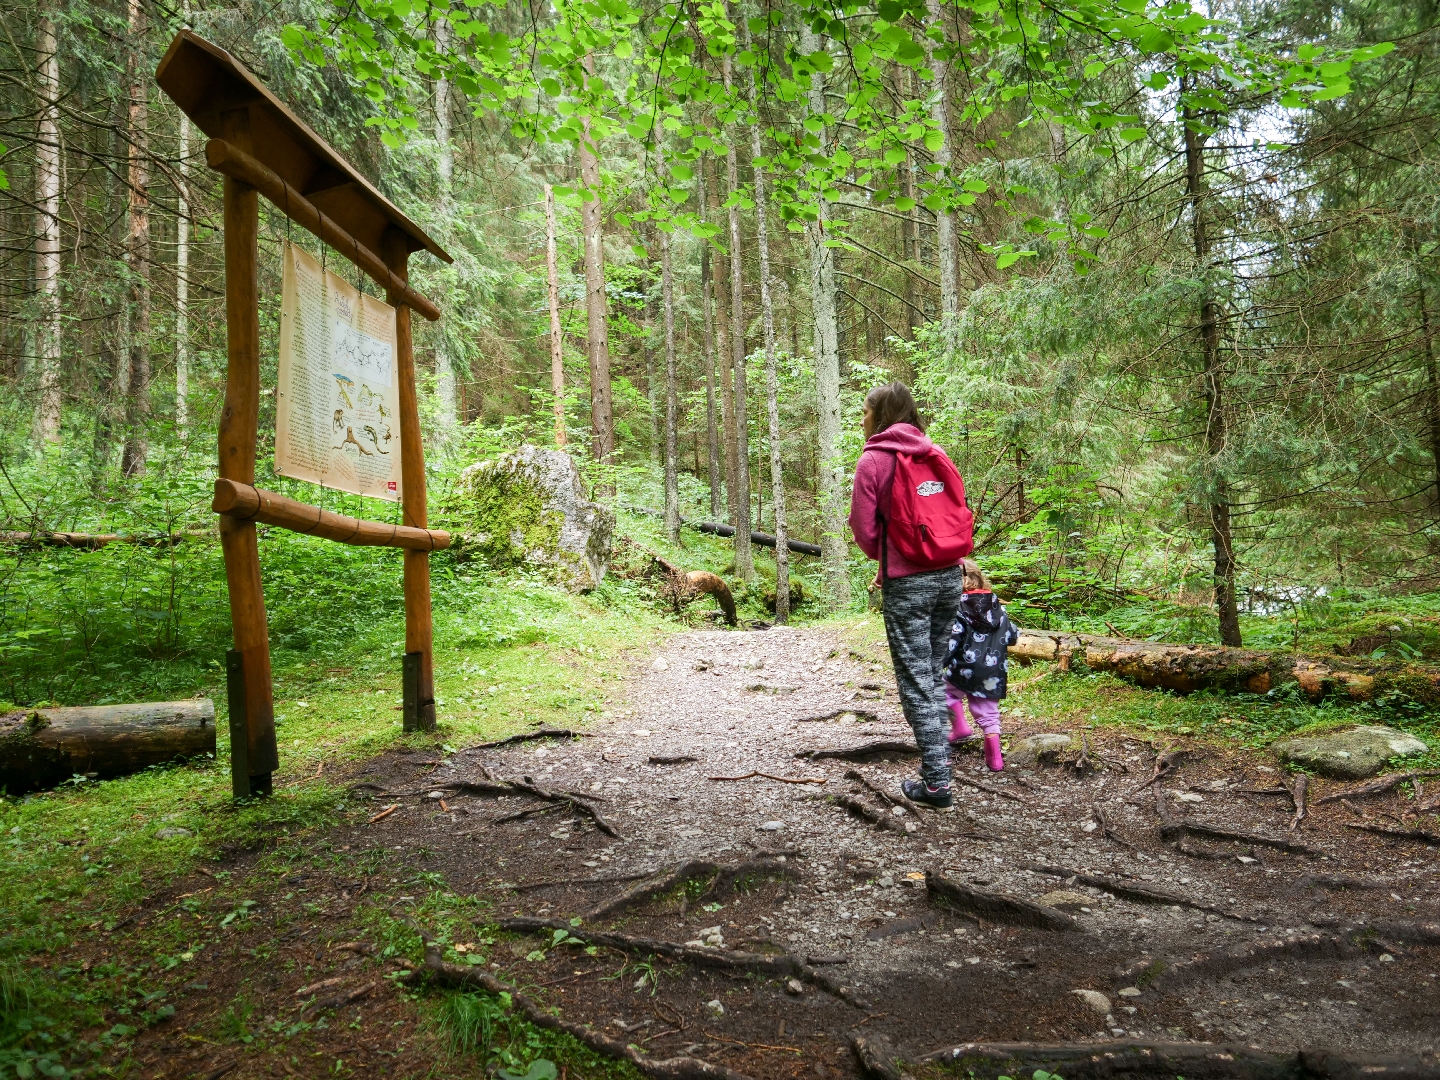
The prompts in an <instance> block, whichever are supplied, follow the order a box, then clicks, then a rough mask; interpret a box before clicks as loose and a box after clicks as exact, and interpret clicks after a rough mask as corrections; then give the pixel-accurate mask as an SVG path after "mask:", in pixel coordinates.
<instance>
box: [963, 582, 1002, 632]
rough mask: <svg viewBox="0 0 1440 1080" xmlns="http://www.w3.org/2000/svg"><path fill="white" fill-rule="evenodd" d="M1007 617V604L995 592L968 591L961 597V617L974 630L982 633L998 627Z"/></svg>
mask: <svg viewBox="0 0 1440 1080" xmlns="http://www.w3.org/2000/svg"><path fill="white" fill-rule="evenodd" d="M1004 617H1005V606H1004V605H1003V604H1001V603H1000V598H999V597H998V596H996V595H995V594H994V593H993V592H990V591H989V590H986V591H984V592H967V593H965V594H964V596H962V597H961V598H960V619H961V621H962V622H964V623H965V625H967V626H969V627H970V628H971V629H972V630H978V631H980V632H981V633H982V634H983V633H985V632H986V631H988V630H995V629H998V628H999V626H1000V621H1001V620H1002V619H1003V618H1004Z"/></svg>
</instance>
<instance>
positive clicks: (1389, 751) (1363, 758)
mask: <svg viewBox="0 0 1440 1080" xmlns="http://www.w3.org/2000/svg"><path fill="white" fill-rule="evenodd" d="M1270 749H1271V750H1273V751H1274V752H1275V754H1276V755H1277V756H1278V757H1279V758H1280V760H1281V761H1283V762H1287V763H1289V764H1293V765H1299V766H1301V767H1302V768H1306V769H1310V770H1311V771H1313V772H1317V773H1319V774H1320V775H1321V776H1332V777H1335V778H1336V779H1339V780H1364V779H1365V778H1367V777H1370V776H1374V775H1375V774H1376V773H1378V772H1379V771H1380V770H1381V769H1383V768H1384V767H1385V763H1386V762H1387V761H1389V760H1391V759H1392V758H1398V757H1408V756H1410V755H1412V754H1423V753H1425V751H1426V749H1427V747H1426V745H1425V743H1424V742H1423V741H1422V740H1420V739H1417V738H1416V737H1415V736H1413V735H1410V734H1407V733H1406V732H1404V731H1398V730H1396V729H1395V728H1391V727H1382V726H1380V725H1364V726H1361V727H1356V728H1351V729H1350V730H1349V731H1338V732H1334V733H1332V734H1328V735H1317V736H1314V737H1311V738H1298V739H1282V740H1281V741H1280V742H1277V743H1272V744H1271V746H1270Z"/></svg>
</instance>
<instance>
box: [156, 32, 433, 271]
mask: <svg viewBox="0 0 1440 1080" xmlns="http://www.w3.org/2000/svg"><path fill="white" fill-rule="evenodd" d="M155 81H156V82H158V83H159V84H160V88H161V89H162V90H164V91H165V93H167V94H168V95H169V96H170V97H171V99H172V100H173V101H174V102H175V104H177V105H179V106H180V108H181V109H182V110H184V112H185V114H186V115H187V116H189V117H190V119H191V120H193V121H194V122H195V126H196V127H198V128H199V129H200V130H201V131H203V132H204V133H205V134H206V135H208V136H210V137H211V138H223V132H222V130H221V122H220V117H221V115H222V114H223V113H229V112H233V111H235V110H238V109H245V110H247V111H248V112H249V116H250V134H251V139H252V142H253V149H252V150H251V153H252V155H253V156H254V157H256V158H258V159H259V160H260V161H261V162H262V163H263V164H264V165H266V166H268V167H269V168H270V169H272V170H274V171H275V172H276V173H277V174H279V176H280V177H281V178H282V179H284V180H285V181H286V182H287V183H288V184H289V185H290V186H291V187H293V188H294V189H295V190H296V191H297V192H298V193H299V194H301V195H303V196H305V198H306V199H308V200H309V201H310V202H311V203H312V204H314V205H315V206H316V207H317V208H318V209H319V210H321V211H323V212H324V213H325V215H326V216H328V217H330V218H331V219H333V220H334V221H335V222H336V223H337V224H338V225H340V226H341V228H343V229H344V230H345V231H346V232H348V233H349V234H350V235H351V236H353V237H355V239H357V240H359V241H360V242H361V243H362V244H364V245H365V246H366V247H368V248H369V249H370V250H371V251H380V250H381V243H380V237H381V235H382V234H383V233H384V232H385V230H386V229H387V228H390V227H391V226H393V227H394V228H396V229H398V230H400V232H402V233H404V234H405V236H406V238H407V239H406V242H407V244H408V246H409V249H410V250H411V251H419V250H421V249H422V248H423V249H424V250H426V251H428V252H430V254H432V255H434V256H435V257H436V258H437V259H442V260H444V261H445V262H447V263H448V262H453V261H454V260H453V259H452V258H451V257H450V256H449V255H448V254H447V253H446V252H445V249H444V248H442V247H441V246H440V245H439V244H437V243H436V242H435V241H434V240H432V239H431V238H430V237H429V236H428V235H427V234H426V233H425V231H424V230H423V229H421V228H420V226H419V225H417V224H415V222H413V221H411V220H410V218H408V217H407V216H406V215H405V214H403V213H401V211H400V209H399V208H398V207H397V206H396V205H395V204H394V203H392V202H391V201H390V200H389V199H387V198H386V197H385V196H384V195H382V194H380V192H379V191H378V190H377V189H376V187H375V185H373V184H372V183H370V181H368V180H366V179H365V177H363V176H362V175H360V172H359V170H357V169H356V168H355V166H353V165H351V164H350V162H348V161H346V160H345V158H344V157H342V156H341V155H340V154H339V153H337V152H336V151H335V149H334V148H333V147H332V146H331V145H330V144H329V143H327V142H326V141H325V140H324V139H322V138H321V137H320V136H319V135H317V134H316V133H315V132H314V131H313V130H312V129H311V128H310V126H309V125H308V124H306V123H305V122H304V121H303V120H301V119H300V118H299V117H298V116H296V115H295V114H294V113H293V112H291V111H290V109H289V108H288V107H287V106H286V105H285V103H284V102H282V101H281V100H280V99H279V98H277V97H276V96H275V95H274V94H272V93H271V92H270V90H269V89H268V88H267V87H266V86H265V84H264V83H262V82H261V81H260V80H259V79H258V78H256V77H255V74H254V73H253V72H252V71H251V70H250V69H249V68H247V67H246V66H245V65H244V64H242V63H240V61H239V60H236V59H235V57H233V56H231V55H230V54H229V53H228V52H226V51H225V50H224V49H222V48H220V46H218V45H215V44H213V43H212V42H209V41H206V40H205V39H204V38H202V37H200V36H199V35H198V34H195V33H193V32H191V31H189V30H182V31H180V33H178V34H176V35H175V40H173V41H172V42H170V48H169V49H167V50H166V51H165V57H164V59H162V60H161V61H160V66H159V67H158V68H157V69H156V71H155Z"/></svg>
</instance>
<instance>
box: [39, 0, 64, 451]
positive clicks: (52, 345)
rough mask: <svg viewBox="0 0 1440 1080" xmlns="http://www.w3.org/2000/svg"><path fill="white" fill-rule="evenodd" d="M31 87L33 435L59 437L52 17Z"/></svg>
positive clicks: (56, 73) (46, 19) (42, 30)
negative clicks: (34, 99) (34, 120)
mask: <svg viewBox="0 0 1440 1080" xmlns="http://www.w3.org/2000/svg"><path fill="white" fill-rule="evenodd" d="M35 51H36V53H37V54H38V60H39V65H38V70H37V71H36V76H37V78H36V90H37V96H38V97H39V99H40V100H39V102H38V105H39V113H40V122H39V125H38V127H37V131H36V139H35V206H36V209H37V211H38V213H37V215H36V222H35V292H36V294H37V297H38V299H39V301H40V302H39V305H38V307H39V312H38V319H37V323H38V326H37V334H36V338H37V344H38V345H39V348H37V349H36V350H35V352H36V355H37V358H38V360H39V369H40V386H39V391H40V394H39V401H38V403H37V407H36V410H35V437H36V439H37V440H39V441H42V442H57V441H58V440H59V438H60V403H61V402H60V356H61V339H60V328H61V321H60V105H59V99H60V58H59V53H58V50H57V47H56V43H55V21H54V19H52V18H50V16H49V14H48V13H47V14H45V15H43V16H42V17H41V18H40V20H39V24H38V26H37V27H36V31H35Z"/></svg>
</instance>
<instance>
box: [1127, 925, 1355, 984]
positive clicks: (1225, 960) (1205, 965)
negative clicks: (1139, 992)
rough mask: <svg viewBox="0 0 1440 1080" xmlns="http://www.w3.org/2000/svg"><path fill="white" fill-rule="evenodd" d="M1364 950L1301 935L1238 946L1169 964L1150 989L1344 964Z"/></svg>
mask: <svg viewBox="0 0 1440 1080" xmlns="http://www.w3.org/2000/svg"><path fill="white" fill-rule="evenodd" d="M1362 951H1363V950H1362V949H1361V948H1360V946H1358V945H1356V944H1355V942H1353V941H1352V940H1350V935H1348V934H1345V933H1340V934H1302V935H1300V936H1299V937H1293V938H1286V939H1283V940H1278V941H1261V942H1257V943H1255V944H1252V945H1240V946H1236V947H1235V948H1232V949H1223V950H1220V951H1218V952H1214V953H1209V954H1202V955H1200V956H1199V957H1197V958H1196V959H1194V960H1187V961H1185V962H1184V963H1181V964H1172V965H1168V966H1166V967H1164V968H1163V970H1161V971H1160V972H1159V974H1157V975H1156V976H1155V978H1154V980H1153V981H1152V982H1151V985H1152V986H1154V987H1156V988H1159V989H1165V990H1172V989H1174V988H1176V987H1179V986H1184V985H1188V984H1190V983H1194V982H1197V981H1204V980H1208V979H1214V978H1217V977H1218V976H1221V975H1228V974H1229V973H1230V972H1232V971H1241V970H1243V969H1245V968H1253V967H1260V966H1262V965H1265V964H1276V963H1280V962H1281V961H1284V962H1286V963H1295V962H1305V961H1315V960H1344V959H1348V958H1350V957H1353V956H1359V955H1360V954H1361V952H1362Z"/></svg>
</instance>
